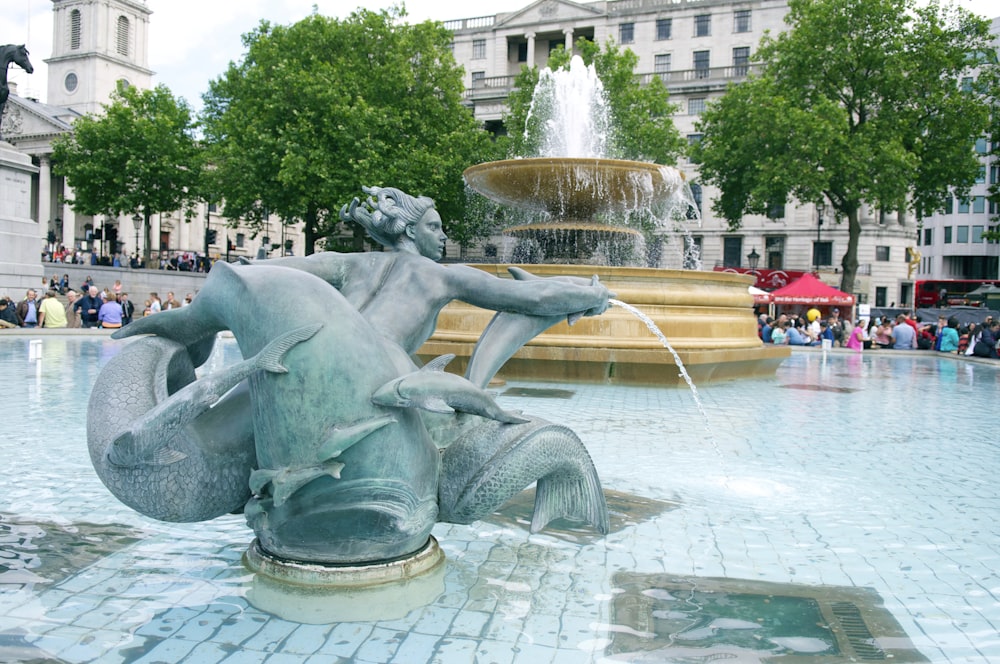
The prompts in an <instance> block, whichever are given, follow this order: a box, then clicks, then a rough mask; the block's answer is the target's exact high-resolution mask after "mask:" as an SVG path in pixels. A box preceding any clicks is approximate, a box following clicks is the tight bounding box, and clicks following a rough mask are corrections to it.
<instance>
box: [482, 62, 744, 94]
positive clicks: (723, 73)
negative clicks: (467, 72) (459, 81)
mask: <svg viewBox="0 0 1000 664" xmlns="http://www.w3.org/2000/svg"><path fill="white" fill-rule="evenodd" d="M758 68H759V65H756V64H747V65H736V66H729V67H708V68H699V69H678V70H675V71H664V72H651V73H645V74H636V79H637V80H638V81H639V84H640V85H649V83H650V81H652V80H653V78H654V77H655V78H659V79H660V80H661V81H663V82H664V83H666V84H667V89H668V90H669V91H671V92H674V91H679V90H682V89H685V88H689V87H692V85H695V86H700V85H705V86H712V85H723V84H726V83H729V82H731V81H741V80H743V79H745V78H746V77H747V76H748V75H749V74H752V73H754V72H756V71H757V69H758ZM516 78H517V76H516V75H514V74H511V75H506V76H484V77H481V78H476V79H473V81H472V85H471V87H470V88H468V89H467V90H466V91H465V96H466V98H470V99H477V98H483V97H499V96H503V97H506V96H508V95H509V94H510V93H511V92H512V91H513V90H514V81H515V79H516Z"/></svg>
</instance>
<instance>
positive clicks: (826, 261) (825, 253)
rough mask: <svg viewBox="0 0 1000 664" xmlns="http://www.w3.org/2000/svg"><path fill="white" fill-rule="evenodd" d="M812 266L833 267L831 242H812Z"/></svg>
mask: <svg viewBox="0 0 1000 664" xmlns="http://www.w3.org/2000/svg"><path fill="white" fill-rule="evenodd" d="M813 265H815V266H816V267H819V266H820V265H833V242H830V241H829V240H816V241H815V242H813Z"/></svg>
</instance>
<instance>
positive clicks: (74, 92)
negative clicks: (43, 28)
mask: <svg viewBox="0 0 1000 664" xmlns="http://www.w3.org/2000/svg"><path fill="white" fill-rule="evenodd" d="M52 5H53V7H52V11H53V36H52V57H50V58H48V59H47V60H45V62H46V63H47V64H48V65H49V89H48V99H47V100H46V101H47V102H48V103H49V104H51V105H53V106H65V107H68V108H71V109H73V110H74V111H77V112H79V113H84V114H90V113H100V112H101V104H103V103H108V101H109V100H110V97H111V93H112V92H114V91H115V90H116V89H117V86H118V85H119V84H122V85H132V86H137V87H139V88H143V89H146V88H150V87H151V86H152V77H153V72H152V71H151V70H150V69H149V39H148V37H149V16H150V14H152V12H151V11H150V10H149V8H147V7H146V2H145V0H52Z"/></svg>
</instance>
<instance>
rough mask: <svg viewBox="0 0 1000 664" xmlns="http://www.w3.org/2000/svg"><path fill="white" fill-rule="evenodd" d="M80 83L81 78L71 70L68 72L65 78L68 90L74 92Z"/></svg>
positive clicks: (64, 82)
mask: <svg viewBox="0 0 1000 664" xmlns="http://www.w3.org/2000/svg"><path fill="white" fill-rule="evenodd" d="M78 84H79V80H78V79H77V77H76V74H74V73H73V72H70V73H68V74H66V78H65V79H64V80H63V85H64V86H66V92H73V91H74V90H76V86H77V85H78Z"/></svg>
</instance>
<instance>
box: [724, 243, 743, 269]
mask: <svg viewBox="0 0 1000 664" xmlns="http://www.w3.org/2000/svg"><path fill="white" fill-rule="evenodd" d="M742 260H743V238H741V237H725V238H722V266H723V267H740V265H741V261H742Z"/></svg>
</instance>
